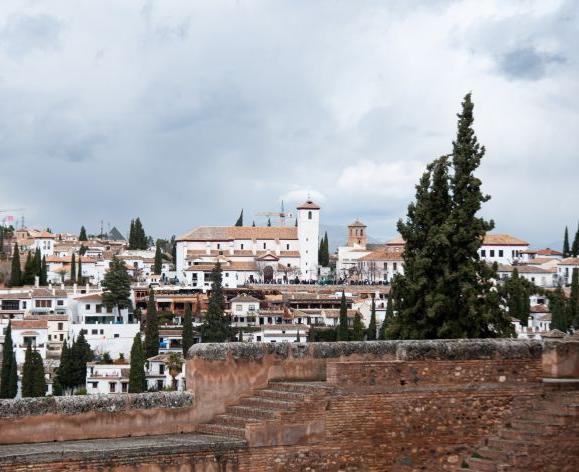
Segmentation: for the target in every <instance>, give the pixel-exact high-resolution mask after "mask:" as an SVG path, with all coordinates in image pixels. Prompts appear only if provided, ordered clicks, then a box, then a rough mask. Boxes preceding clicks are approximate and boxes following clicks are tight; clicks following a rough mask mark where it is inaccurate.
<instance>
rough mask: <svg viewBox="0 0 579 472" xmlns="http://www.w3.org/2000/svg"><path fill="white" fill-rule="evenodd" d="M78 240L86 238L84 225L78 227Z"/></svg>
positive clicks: (85, 239)
mask: <svg viewBox="0 0 579 472" xmlns="http://www.w3.org/2000/svg"><path fill="white" fill-rule="evenodd" d="M78 240H79V241H87V240H88V238H87V237H86V229H85V228H84V226H81V227H80V234H79V235H78Z"/></svg>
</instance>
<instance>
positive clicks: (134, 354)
mask: <svg viewBox="0 0 579 472" xmlns="http://www.w3.org/2000/svg"><path fill="white" fill-rule="evenodd" d="M146 389H147V380H146V378H145V357H144V353H143V344H142V343H141V333H137V334H135V338H134V339H133V346H132V347H131V368H130V373H129V393H141V392H144V391H145V390H146Z"/></svg>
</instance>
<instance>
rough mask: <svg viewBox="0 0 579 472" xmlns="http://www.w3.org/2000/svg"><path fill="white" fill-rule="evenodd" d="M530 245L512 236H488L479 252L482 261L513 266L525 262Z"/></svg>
mask: <svg viewBox="0 0 579 472" xmlns="http://www.w3.org/2000/svg"><path fill="white" fill-rule="evenodd" d="M528 249H529V243H528V242H526V241H523V240H522V239H519V238H516V237H515V236H511V235H510V234H487V235H485V237H484V239H483V243H482V245H481V247H480V249H479V250H478V253H479V256H480V258H481V260H484V261H487V262H489V263H491V264H492V263H493V262H496V263H497V264H513V263H517V262H522V261H523V260H524V258H525V257H524V253H525V251H527V250H528Z"/></svg>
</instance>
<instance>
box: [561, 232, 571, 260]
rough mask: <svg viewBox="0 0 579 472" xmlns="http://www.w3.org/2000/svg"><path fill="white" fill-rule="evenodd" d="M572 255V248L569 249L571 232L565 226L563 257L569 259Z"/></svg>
mask: <svg viewBox="0 0 579 472" xmlns="http://www.w3.org/2000/svg"><path fill="white" fill-rule="evenodd" d="M570 255H571V248H570V247H569V230H568V228H567V226H565V235H564V236H563V257H569V256H570Z"/></svg>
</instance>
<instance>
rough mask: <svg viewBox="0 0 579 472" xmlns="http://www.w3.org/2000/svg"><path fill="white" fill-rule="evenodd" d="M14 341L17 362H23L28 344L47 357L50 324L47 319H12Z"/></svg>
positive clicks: (43, 356) (44, 357)
mask: <svg viewBox="0 0 579 472" xmlns="http://www.w3.org/2000/svg"><path fill="white" fill-rule="evenodd" d="M11 328H12V342H13V345H14V353H15V355H16V363H17V364H23V363H24V359H25V354H26V349H27V348H28V345H29V344H30V346H31V347H32V349H35V350H36V351H38V352H39V353H40V355H41V356H42V358H43V359H46V348H47V343H48V325H47V322H46V320H12V323H11Z"/></svg>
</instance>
